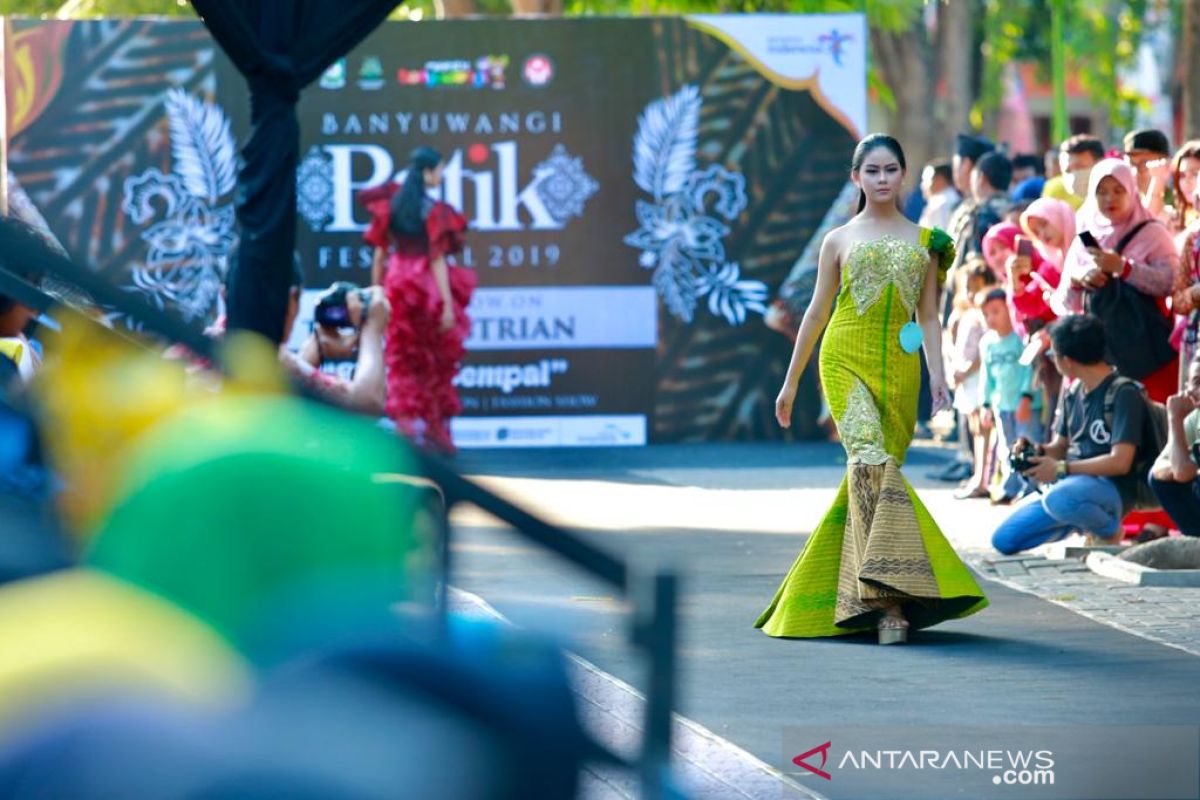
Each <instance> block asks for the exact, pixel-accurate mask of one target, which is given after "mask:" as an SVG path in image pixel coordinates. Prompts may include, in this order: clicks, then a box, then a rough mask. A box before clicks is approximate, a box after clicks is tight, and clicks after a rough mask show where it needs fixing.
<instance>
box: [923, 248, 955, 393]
mask: <svg viewBox="0 0 1200 800" xmlns="http://www.w3.org/2000/svg"><path fill="white" fill-rule="evenodd" d="M940 258H941V256H938V255H934V256H932V257H931V258H930V259H929V268H928V269H927V270H925V286H924V287H922V289H921V299H920V301H918V303H917V318H918V320H919V321H920V323H921V332H922V333H923V334H924V339H925V364H926V366H927V367H928V369H929V393H930V395H931V396H932V397H933V409H932V412H933V413H934V414H936V413H938V412H939V411H941V410H942V409H943V408H947V407H949V405H950V390H949V389H947V388H946V372H945V369H944V368H943V366H942V326H941V318H940V314H939V309H938V305H939V304H938V295H939V293H940V292H941V288H942V287H941V285H940V284H939V283H938V260H939V259H940Z"/></svg>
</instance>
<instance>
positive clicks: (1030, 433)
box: [996, 409, 1042, 497]
mask: <svg viewBox="0 0 1200 800" xmlns="http://www.w3.org/2000/svg"><path fill="white" fill-rule="evenodd" d="M996 430H997V431H998V432H999V434H1000V451H1001V452H1000V454H999V457H1000V458H1001V459H1003V461H1002V462H1001V463H1002V464H1003V466H1004V474H1005V475H1006V476H1007V477H1006V478H1005V479H1004V493H1005V494H1006V495H1008V496H1009V497H1016V496H1017V495H1019V494H1021V493H1022V492H1024V491H1025V490H1026V489H1030V490H1032V489H1033V488H1034V484H1033V481H1031V480H1030V479H1029V478H1026V477H1025V476H1024V475H1022V474H1021V473H1019V472H1015V471H1013V470H1012V469H1010V468H1009V466H1008V454H1009V452H1010V451H1011V450H1012V444H1013V442H1015V441H1016V440H1017V439H1019V438H1020V437H1022V436H1024V437H1025V438H1026V439H1028V440H1029V441H1031V442H1033V443H1034V444H1041V443H1042V418H1041V409H1034V411H1033V417H1032V419H1030V420H1029V422H1017V412H1015V411H1001V412H999V413H998V414H996Z"/></svg>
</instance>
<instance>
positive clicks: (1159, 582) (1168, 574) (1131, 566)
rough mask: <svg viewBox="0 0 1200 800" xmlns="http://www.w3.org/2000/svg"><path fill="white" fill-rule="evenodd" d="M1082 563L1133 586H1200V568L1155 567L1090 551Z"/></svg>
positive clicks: (1097, 572) (1098, 573)
mask: <svg viewBox="0 0 1200 800" xmlns="http://www.w3.org/2000/svg"><path fill="white" fill-rule="evenodd" d="M1084 563H1085V564H1087V566H1088V569H1090V570H1091V571H1092V572H1094V573H1096V574H1097V575H1102V576H1103V577H1105V578H1112V579H1113V580H1118V581H1124V582H1125V583H1131V584H1133V585H1134V586H1170V587H1176V588H1179V587H1186V588H1196V587H1200V569H1155V568H1154V567H1147V566H1144V565H1142V564H1135V563H1134V562H1132V561H1126V560H1124V559H1121V558H1117V557H1116V556H1113V555H1111V554H1109V553H1091V554H1089V555H1088V557H1087V559H1086V561H1085V562H1084Z"/></svg>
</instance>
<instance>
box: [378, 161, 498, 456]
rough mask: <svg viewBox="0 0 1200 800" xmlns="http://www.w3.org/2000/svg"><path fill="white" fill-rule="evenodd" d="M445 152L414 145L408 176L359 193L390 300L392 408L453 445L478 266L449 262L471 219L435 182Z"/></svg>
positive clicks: (427, 442)
mask: <svg viewBox="0 0 1200 800" xmlns="http://www.w3.org/2000/svg"><path fill="white" fill-rule="evenodd" d="M442 166H443V164H442V157H441V155H440V154H439V153H438V152H437V151H436V150H433V149H431V148H428V147H419V148H417V149H416V150H414V151H413V154H412V157H411V159H410V161H409V165H408V172H407V174H406V175H405V178H404V183H403V184H402V185H400V186H399V187H398V186H397V185H396V184H395V183H393V182H389V183H387V184H384V185H382V186H376V187H373V188H371V189H366V190H364V191H362V192H360V193H359V201H360V202H361V203H363V204H364V205H365V206H366V207H367V209H368V210H369V211H370V212H371V225H370V227H369V228H368V229H367V232H366V233H365V234H364V236H363V238H364V239H366V241H367V242H368V243H369V244H372V245H374V246H375V261H374V265H373V266H372V268H371V280H372V282H373V283H376V284H380V285H382V286H383V289H384V292H386V293H387V297H388V300H389V301H390V302H391V305H392V319H391V323H390V324H389V325H388V331H387V343H386V347H385V350H384V361H385V364H386V367H387V414H388V416H389V417H391V418H392V419H393V420H395V422H396V428H397V430H399V431H400V432H401V433H403V434H404V435H406V436H408V437H409V438H411V439H412V440H413V441H414V442H416V443H418V444H420V445H423V446H425V447H428V448H430V449H434V450H440V451H442V452H446V453H452V452H454V444H453V441H452V440H451V437H450V418H451V417H453V416H454V415H456V414H457V413H458V412H459V411H460V410H461V408H462V405H461V403H460V402H459V399H458V392H457V391H456V390H455V388H454V386H453V385H452V383H451V382H452V381H453V380H454V376H455V374H457V372H458V369H459V364H460V362H461V361H462V357H463V353H464V352H465V350H464V348H463V342H464V341H465V340H466V338H467V335H468V334H469V333H470V330H471V321H470V319H469V318H468V317H467V311H466V309H467V303H468V302H469V301H470V299H471V292H472V291H473V290H474V289H475V284H476V277H475V273H474V272H472V271H471V270H469V269H466V268H463V267H459V266H456V265H454V264H451V263H450V261H449V258H450V256H452V255H454V254H456V253H458V252H460V251H461V250H462V245H463V233H464V232H465V231H466V228H467V221H466V219H464V218H463V216H462V215H461V214H459V213H458V212H457V211H455V210H454V208H452V207H451V206H449V205H447V204H446V203H442V202H438V201H435V200H433V199H432V198H431V197H429V195H428V191H429V190H430V189H433V188H436V187H437V186H439V185H440V184H441V182H442Z"/></svg>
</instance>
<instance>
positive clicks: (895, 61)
mask: <svg viewBox="0 0 1200 800" xmlns="http://www.w3.org/2000/svg"><path fill="white" fill-rule="evenodd" d="M871 45H872V51H873V52H872V55H873V57H874V59H875V64H876V66H878V67H879V72H880V75H881V76H882V78H883V80H884V81H885V82H886V83H887V85H888V86H889V87H891V90H892V94H893V95H894V96H895V98H896V109H895V111H894V112H892V115H891V117H892V126H891V127H892V129H891V131H890V132H891V134H892V135H893V136H895V137H896V138H897V139H899V140H900V143H901V144H902V145H903V146H904V152H905V155H906V157H907V161H908V171H909V176H910V178H912V179H913V180H915V179H916V176H918V175H920V172H921V168H922V167H923V166H924V165H925V164H927V163H928V162H929V161H930V160H931V159H933V158H937V157H939V156H941V157H945V156H948V155H949V154H950V150H949V148H948V147H943V146H942V136H941V131H939V130H938V124H937V120H935V119H934V116H933V92H932V91H931V90H930V87H931V86H933V85H934V80H933V79H934V75H933V64H932V61H933V59H932V57H931V55H932V54H931V47H930V45H929V41H928V39H927V37H926V35H925V28H924V26H923V25H922V24H921V22H920V21H918V22H917V23H915V24H914V25H913V26H912V27H911V28H910V29H908V30H906V31H901V32H897V33H889V32H885V31H880V30H879V29H877V28H874V29H872V30H871Z"/></svg>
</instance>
